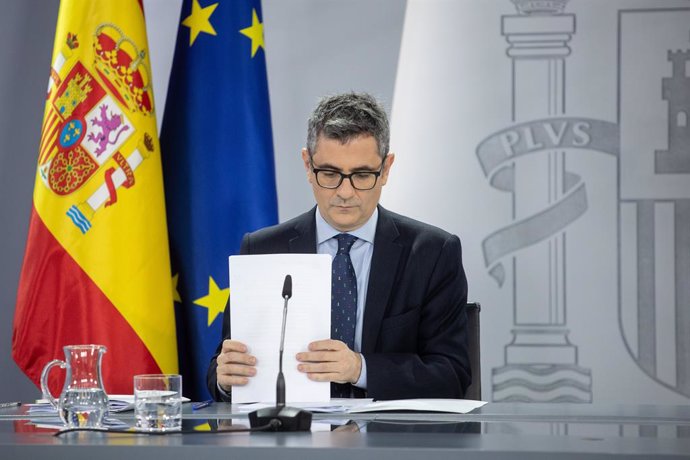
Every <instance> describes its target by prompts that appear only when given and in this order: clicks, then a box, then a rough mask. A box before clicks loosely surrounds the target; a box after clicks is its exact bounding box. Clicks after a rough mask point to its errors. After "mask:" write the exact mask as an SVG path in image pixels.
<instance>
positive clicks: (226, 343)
mask: <svg viewBox="0 0 690 460" xmlns="http://www.w3.org/2000/svg"><path fill="white" fill-rule="evenodd" d="M231 351H237V352H239V353H246V352H247V346H246V345H245V344H243V343H242V342H238V341H237V340H223V348H222V350H221V351H220V352H221V353H228V352H231Z"/></svg>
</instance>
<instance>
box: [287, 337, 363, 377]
mask: <svg viewBox="0 0 690 460" xmlns="http://www.w3.org/2000/svg"><path fill="white" fill-rule="evenodd" d="M297 361H300V364H299V365H298V366H297V370H299V371H300V372H304V373H306V374H307V377H309V378H310V379H311V380H315V381H317V382H336V383H356V382H357V380H359V374H360V373H361V372H362V356H361V355H360V354H359V353H355V352H354V351H352V350H350V349H349V348H348V347H347V345H345V344H344V343H343V342H341V341H340V340H330V339H329V340H317V341H316V342H312V343H310V344H309V351H306V352H302V353H297Z"/></svg>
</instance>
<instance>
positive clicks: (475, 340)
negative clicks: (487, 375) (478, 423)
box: [465, 302, 482, 400]
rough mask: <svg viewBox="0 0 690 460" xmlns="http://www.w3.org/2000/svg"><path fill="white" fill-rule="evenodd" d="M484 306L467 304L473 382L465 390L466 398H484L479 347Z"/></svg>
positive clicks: (477, 303)
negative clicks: (481, 316) (480, 315)
mask: <svg viewBox="0 0 690 460" xmlns="http://www.w3.org/2000/svg"><path fill="white" fill-rule="evenodd" d="M481 310H482V306H481V305H480V304H479V302H472V303H468V304H467V345H468V350H467V351H468V353H469V355H470V369H471V371H472V384H471V385H470V386H469V387H468V388H467V391H466V392H465V399H476V400H481V399H482V366H481V354H480V349H479V338H480V336H479V312H480V311H481Z"/></svg>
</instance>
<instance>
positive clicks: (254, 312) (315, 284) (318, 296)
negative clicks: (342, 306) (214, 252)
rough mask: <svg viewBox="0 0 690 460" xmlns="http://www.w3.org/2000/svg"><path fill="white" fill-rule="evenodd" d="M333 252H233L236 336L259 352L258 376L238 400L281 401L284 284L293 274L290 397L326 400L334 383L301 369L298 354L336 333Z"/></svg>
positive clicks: (286, 364)
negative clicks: (278, 398) (316, 378)
mask: <svg viewBox="0 0 690 460" xmlns="http://www.w3.org/2000/svg"><path fill="white" fill-rule="evenodd" d="M331 263H332V259H331V256H329V255H326V254H271V255H249V256H231V257H230V259H229V264H230V317H231V322H230V327H231V331H230V335H231V337H232V338H233V339H235V340H239V341H240V342H242V343H244V344H246V345H247V347H248V348H249V353H251V354H252V355H254V356H256V359H257V366H256V376H254V377H252V378H251V379H250V381H249V384H247V385H244V386H235V387H233V389H232V401H233V403H246V402H275V399H276V376H277V375H278V351H279V349H280V331H281V326H282V322H283V298H282V296H281V294H282V292H283V282H284V280H285V275H288V274H289V275H291V276H292V298H291V299H290V301H289V303H288V314H287V325H286V331H285V349H284V355H283V374H284V375H285V387H286V392H285V393H286V401H287V403H288V404H290V403H292V402H306V401H310V402H325V401H329V400H330V384H329V383H328V382H313V381H311V380H309V379H308V378H307V376H306V374H303V373H301V372H299V371H298V370H297V364H298V362H297V359H295V355H296V354H297V353H298V352H300V351H307V346H308V345H309V343H310V342H313V341H314V340H323V339H328V338H329V337H330V336H331Z"/></svg>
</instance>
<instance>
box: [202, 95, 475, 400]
mask: <svg viewBox="0 0 690 460" xmlns="http://www.w3.org/2000/svg"><path fill="white" fill-rule="evenodd" d="M394 159H395V156H394V155H393V154H392V153H389V128H388V120H387V117H386V113H385V112H384V110H383V109H382V108H381V106H380V105H379V104H378V102H377V101H376V100H375V99H374V98H372V97H371V96H369V95H367V94H354V93H350V94H343V95H338V96H332V97H327V98H324V99H323V100H322V101H321V102H320V103H319V105H318V106H317V107H316V109H315V110H314V113H313V114H312V117H311V118H310V119H309V128H308V135H307V148H305V149H302V161H303V162H304V169H305V171H306V175H307V180H308V181H309V183H310V184H311V186H312V188H313V192H314V197H315V198H316V204H317V206H316V207H315V208H313V209H312V210H310V211H309V212H307V213H305V214H303V215H301V216H298V217H296V218H294V219H292V220H290V221H288V222H285V223H283V224H280V225H276V226H273V227H269V228H265V229H262V230H259V231H257V232H254V233H251V234H247V235H245V237H244V239H243V241H242V247H241V253H242V254H266V253H325V254H331V255H332V256H333V257H334V259H333V286H332V305H331V322H332V325H331V338H330V339H324V340H319V341H316V342H312V343H310V344H309V345H308V351H305V352H302V353H298V354H297V360H298V361H299V365H298V369H299V371H301V372H304V373H306V374H307V376H308V378H310V379H312V380H315V381H329V382H332V384H331V395H332V396H334V397H350V396H355V397H364V396H367V397H370V398H375V399H402V398H425V397H426V398H461V397H463V395H464V393H465V390H466V389H467V387H468V386H469V384H470V381H471V377H470V366H469V358H468V355H467V338H466V331H465V328H466V322H467V317H466V313H465V304H466V301H467V280H466V278H465V272H464V270H463V267H462V255H461V247H460V240H459V239H458V237H457V236H455V235H451V234H449V233H447V232H444V231H443V230H440V229H438V228H435V227H432V226H430V225H427V224H423V223H421V222H417V221H414V220H412V219H409V218H407V217H403V216H400V215H397V214H394V213H392V212H390V211H387V210H386V209H384V208H383V207H381V206H379V205H378V202H379V198H380V196H381V189H382V188H383V186H384V185H386V182H387V181H388V175H389V174H390V169H391V166H392V165H393V161H394ZM431 173H433V171H432V170H430V171H420V174H431ZM225 314H226V316H227V315H228V314H229V311H228V310H227V309H226V312H225ZM228 324H229V321H227V318H226V319H225V321H224V330H223V334H224V337H225V340H224V341H223V342H222V343H221V344H220V345H219V347H218V353H217V354H216V356H214V357H213V359H212V360H211V363H210V365H209V371H208V386H209V391H210V392H211V394H212V395H214V397H215V398H216V399H217V400H226V401H228V400H230V392H231V390H232V387H233V386H235V385H245V384H247V382H249V379H250V378H252V376H254V375H256V367H255V366H256V358H255V357H253V356H252V355H251V353H250V351H251V349H250V347H248V346H247V345H248V344H243V343H240V342H238V341H235V340H231V339H230V338H229V328H228ZM249 345H251V344H249Z"/></svg>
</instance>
